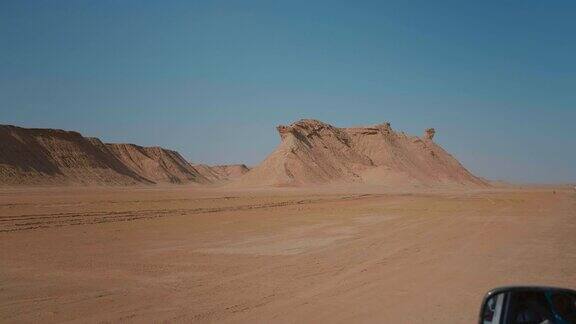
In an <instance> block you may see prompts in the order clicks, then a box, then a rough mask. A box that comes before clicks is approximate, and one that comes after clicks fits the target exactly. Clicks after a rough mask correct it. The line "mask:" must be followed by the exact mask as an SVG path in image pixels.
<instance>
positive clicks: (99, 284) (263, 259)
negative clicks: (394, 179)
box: [0, 187, 576, 323]
mask: <svg viewBox="0 0 576 324" xmlns="http://www.w3.org/2000/svg"><path fill="white" fill-rule="evenodd" d="M514 284H547V285H558V286H565V287H571V288H576V193H575V192H574V191H569V190H562V189H557V191H556V193H553V191H552V189H550V188H545V189H515V190H492V191H488V190H483V191H467V192H428V193H424V192H422V193H389V192H388V193H387V192H382V191H378V190H366V191H361V190H359V191H355V192H344V191H338V190H334V191H328V190H323V191H320V190H318V191H317V190H307V191H303V190H290V189H275V190H260V191H258V190H252V191H250V192H246V191H232V190H229V191H227V192H224V191H222V189H220V190H218V189H198V188H192V187H166V188H160V187H154V188H129V189H128V188H126V189H109V188H108V189H105V188H100V189H98V188H92V189H87V188H83V189H82V188H67V189H58V188H49V189H24V188H21V189H2V190H0V322H2V323H22V322H43V323H50V322H52V323H60V322H65V321H70V322H102V321H105V322H136V323H140V322H154V321H166V322H222V323H271V322H278V323H350V322H367V323H393V322H395V323H473V322H474V321H475V320H476V316H477V312H478V306H479V303H480V301H481V299H482V296H483V294H484V292H485V291H487V290H488V289H490V288H493V287H495V286H500V285H514Z"/></svg>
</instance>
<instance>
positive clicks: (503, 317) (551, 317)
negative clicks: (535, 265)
mask: <svg viewBox="0 0 576 324" xmlns="http://www.w3.org/2000/svg"><path fill="white" fill-rule="evenodd" d="M480 323H484V324H492V323H494V324H496V323H497V324H515V323H522V324H528V323H530V324H532V323H541V324H544V323H559V324H568V323H574V324H576V292H574V291H571V290H566V289H556V288H507V289H497V290H495V291H493V292H491V293H489V294H488V295H487V297H486V299H485V300H484V303H483V308H482V310H481V313H480Z"/></svg>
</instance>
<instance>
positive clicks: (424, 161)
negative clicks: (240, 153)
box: [240, 119, 486, 186]
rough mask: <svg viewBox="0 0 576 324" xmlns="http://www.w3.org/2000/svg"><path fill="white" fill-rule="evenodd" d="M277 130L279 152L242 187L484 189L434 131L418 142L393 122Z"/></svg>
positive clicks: (314, 123) (304, 124)
mask: <svg viewBox="0 0 576 324" xmlns="http://www.w3.org/2000/svg"><path fill="white" fill-rule="evenodd" d="M277 130H278V132H279V134H280V138H281V143H280V145H279V146H278V148H277V149H276V150H275V151H274V152H273V153H272V154H270V155H269V156H268V157H267V158H266V159H265V160H264V161H263V162H262V163H261V164H260V165H258V166H257V167H255V168H254V169H252V170H251V171H250V172H248V173H247V174H246V175H245V176H244V177H242V178H241V179H240V182H241V183H243V184H247V185H274V186H285V185H289V186H291V185H294V186H299V185H307V184H326V183H371V184H386V185H391V186H394V185H426V186H433V185H442V184H457V185H465V186H468V185H472V186H484V185H486V182H485V181H483V180H482V179H480V178H478V177H476V176H474V175H472V174H471V173H470V172H469V171H468V170H466V169H465V168H464V167H463V166H462V165H461V164H460V163H459V162H458V161H457V160H456V159H454V158H453V157H452V156H451V155H450V154H448V153H447V152H446V151H444V150H443V149H442V148H441V147H440V146H438V145H437V144H435V143H434V142H433V141H432V138H433V137H434V134H435V130H434V129H428V130H426V132H425V136H424V138H419V137H416V136H408V135H406V134H404V133H397V132H395V131H394V130H393V129H392V127H391V126H390V123H384V124H379V125H374V126H369V127H355V128H338V127H334V126H331V125H329V124H326V123H323V122H320V121H318V120H311V119H305V120H300V121H298V122H296V123H294V124H292V125H289V126H285V125H281V126H278V127H277Z"/></svg>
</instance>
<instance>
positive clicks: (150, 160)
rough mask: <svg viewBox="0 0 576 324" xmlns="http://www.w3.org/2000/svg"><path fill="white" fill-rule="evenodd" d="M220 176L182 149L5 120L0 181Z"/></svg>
mask: <svg viewBox="0 0 576 324" xmlns="http://www.w3.org/2000/svg"><path fill="white" fill-rule="evenodd" d="M212 182H214V181H213V179H209V178H207V177H205V176H204V175H203V174H201V173H200V172H199V171H198V170H196V169H195V168H194V167H193V166H192V165H191V164H190V163H188V162H187V161H186V160H185V159H184V158H183V157H182V156H181V155H180V154H178V152H175V151H171V150H167V149H164V148H161V147H142V146H138V145H134V144H105V143H102V142H101V141H100V140H99V139H97V138H86V137H83V136H82V135H81V134H80V133H78V132H72V131H64V130H56V129H29V128H21V127H16V126H4V125H0V185H10V186H11V185H61V184H81V185H93V184H96V185H110V184H112V185H134V184H155V183H198V184H208V183H212Z"/></svg>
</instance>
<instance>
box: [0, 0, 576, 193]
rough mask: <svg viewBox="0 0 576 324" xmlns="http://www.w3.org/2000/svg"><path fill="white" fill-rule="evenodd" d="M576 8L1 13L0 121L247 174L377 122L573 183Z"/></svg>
mask: <svg viewBox="0 0 576 324" xmlns="http://www.w3.org/2000/svg"><path fill="white" fill-rule="evenodd" d="M575 16H576V2H575V1H572V0H565V1H545V0H514V1H513V0H499V1H462V0H457V1H430V0H423V1H406V0H400V1H334V0H330V1H299V0H296V1H269V0H263V1H250V0H248V1H212V0H211V1H116V0H114V1H107V0H95V1H80V0H74V1H57V0H51V1H33V0H30V1H20V0H15V1H10V0H2V1H0V123H3V124H16V125H20V126H24V127H52V128H64V129H73V130H78V131H80V132H82V133H83V134H84V135H87V136H97V137H100V138H102V139H103V140H105V141H111V142H132V143H137V144H141V145H161V146H165V147H169V148H173V149H176V150H178V151H180V152H181V153H182V154H183V155H184V156H186V157H188V158H189V159H190V160H192V161H194V162H206V163H231V162H245V163H248V164H251V165H254V164H256V163H258V162H259V161H260V160H262V159H263V158H264V157H265V156H266V155H267V154H268V153H269V152H271V151H272V150H273V149H274V147H275V146H276V145H277V144H278V142H279V137H278V136H277V134H276V131H275V129H274V127H275V125H277V124H284V123H290V122H292V121H294V120H297V119H300V118H317V119H320V120H323V121H326V122H329V123H332V124H335V125H337V126H348V125H362V124H374V123H380V122H383V121H390V122H391V123H392V126H393V127H394V128H395V129H398V130H404V131H406V132H408V133H412V134H418V135H420V134H421V133H422V131H423V130H424V128H426V127H435V128H436V129H437V130H438V133H437V142H438V143H440V144H441V145H443V146H444V147H445V148H446V149H447V150H448V151H450V152H451V153H453V154H454V155H455V156H456V157H457V158H459V159H460V160H461V161H462V162H463V163H464V164H465V165H466V166H467V167H468V168H469V169H471V170H472V171H473V172H475V173H477V174H478V175H481V176H485V177H489V178H493V179H505V180H512V181H521V182H570V181H572V182H574V181H576V19H575V18H574V17H575Z"/></svg>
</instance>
